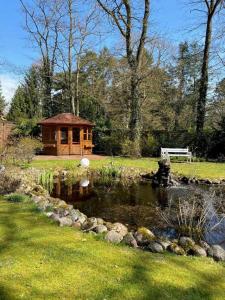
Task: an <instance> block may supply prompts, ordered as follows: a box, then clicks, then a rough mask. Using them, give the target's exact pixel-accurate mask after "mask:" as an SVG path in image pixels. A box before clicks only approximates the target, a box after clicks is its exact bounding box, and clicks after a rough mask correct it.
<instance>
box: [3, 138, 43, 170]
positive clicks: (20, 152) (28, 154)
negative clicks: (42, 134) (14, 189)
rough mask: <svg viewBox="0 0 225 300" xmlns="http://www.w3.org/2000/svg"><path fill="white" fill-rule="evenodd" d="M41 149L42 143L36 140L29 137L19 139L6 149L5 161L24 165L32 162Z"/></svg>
mask: <svg viewBox="0 0 225 300" xmlns="http://www.w3.org/2000/svg"><path fill="white" fill-rule="evenodd" d="M42 147H43V145H42V143H41V142H40V141H39V140H37V139H34V138H30V137H25V138H21V139H19V140H16V141H14V143H13V145H12V146H10V147H8V150H7V154H6V160H7V161H8V162H12V163H13V164H23V165H26V164H27V163H30V162H31V161H32V159H33V157H34V156H35V153H36V151H38V150H39V149H41V148H42Z"/></svg>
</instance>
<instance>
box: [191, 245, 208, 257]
mask: <svg viewBox="0 0 225 300" xmlns="http://www.w3.org/2000/svg"><path fill="white" fill-rule="evenodd" d="M188 254H189V255H195V256H203V257H205V256H207V253H206V250H205V249H204V248H202V247H200V246H199V245H194V246H193V247H192V248H191V249H189V250H188Z"/></svg>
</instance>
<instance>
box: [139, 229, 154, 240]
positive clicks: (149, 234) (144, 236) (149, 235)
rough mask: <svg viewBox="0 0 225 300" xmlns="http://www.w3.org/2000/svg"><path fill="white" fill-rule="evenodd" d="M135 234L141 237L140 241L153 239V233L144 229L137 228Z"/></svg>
mask: <svg viewBox="0 0 225 300" xmlns="http://www.w3.org/2000/svg"><path fill="white" fill-rule="evenodd" d="M137 233H138V234H141V235H142V240H148V241H152V240H154V239H155V235H154V233H153V232H151V230H149V229H148V228H146V227H140V228H138V230H137Z"/></svg>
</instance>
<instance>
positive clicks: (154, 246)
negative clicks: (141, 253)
mask: <svg viewBox="0 0 225 300" xmlns="http://www.w3.org/2000/svg"><path fill="white" fill-rule="evenodd" d="M148 249H149V250H150V251H151V252H153V253H162V252H163V247H162V245H160V244H159V243H157V242H150V243H149V245H148Z"/></svg>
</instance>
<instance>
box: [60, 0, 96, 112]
mask: <svg viewBox="0 0 225 300" xmlns="http://www.w3.org/2000/svg"><path fill="white" fill-rule="evenodd" d="M82 3H83V1H82V0H80V1H76V2H75V1H74V0H67V1H66V2H65V11H66V15H65V18H64V21H63V26H62V28H61V35H62V37H63V42H62V43H60V44H59V48H58V52H59V54H60V55H59V56H60V58H58V60H57V65H58V67H59V68H62V70H63V73H64V81H65V82H66V86H67V90H68V97H69V101H70V104H71V111H72V112H73V114H75V115H77V116H79V113H80V101H79V81H80V69H81V65H80V62H81V57H82V55H84V53H85V52H86V51H87V50H88V49H90V46H91V45H92V43H91V39H90V37H91V36H92V35H94V34H95V35H96V32H95V30H96V27H97V23H98V22H97V14H96V9H95V7H92V6H91V5H90V6H88V5H86V7H85V11H84V12H83V11H82V12H81V10H82V9H81V8H82Z"/></svg>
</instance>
